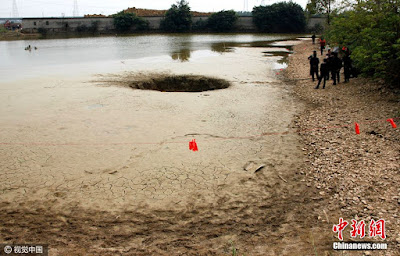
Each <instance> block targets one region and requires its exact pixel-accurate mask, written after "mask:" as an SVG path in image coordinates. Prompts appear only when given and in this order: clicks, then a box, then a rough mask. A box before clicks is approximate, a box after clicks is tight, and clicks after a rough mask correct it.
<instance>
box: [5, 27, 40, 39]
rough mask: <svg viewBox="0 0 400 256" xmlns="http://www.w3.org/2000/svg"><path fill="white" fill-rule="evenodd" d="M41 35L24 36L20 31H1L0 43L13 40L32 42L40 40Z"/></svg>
mask: <svg viewBox="0 0 400 256" xmlns="http://www.w3.org/2000/svg"><path fill="white" fill-rule="evenodd" d="M39 38H40V34H24V33H21V32H19V31H8V30H2V31H0V41H12V40H32V39H39Z"/></svg>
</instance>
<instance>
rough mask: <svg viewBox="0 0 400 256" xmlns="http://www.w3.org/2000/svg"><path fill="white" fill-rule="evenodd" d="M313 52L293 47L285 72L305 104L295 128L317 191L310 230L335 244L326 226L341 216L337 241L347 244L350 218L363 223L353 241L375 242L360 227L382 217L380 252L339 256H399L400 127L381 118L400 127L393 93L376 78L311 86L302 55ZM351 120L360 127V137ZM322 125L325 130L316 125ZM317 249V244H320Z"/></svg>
mask: <svg viewBox="0 0 400 256" xmlns="http://www.w3.org/2000/svg"><path fill="white" fill-rule="evenodd" d="M313 50H317V52H318V48H317V45H312V44H311V42H310V41H308V42H303V43H302V44H300V45H297V46H295V47H294V51H295V54H293V55H292V56H291V57H290V61H289V66H288V68H287V70H286V74H285V76H286V79H287V81H288V83H289V84H293V85H294V86H295V87H294V88H295V89H294V91H295V94H296V95H297V96H298V97H299V98H300V99H301V100H303V101H304V102H305V103H306V105H307V107H306V110H305V111H304V112H303V113H302V114H301V115H299V116H298V119H297V126H298V127H299V129H300V130H301V131H302V132H300V134H301V137H302V139H303V141H304V144H305V145H304V148H303V151H304V153H305V155H306V157H307V160H306V172H305V179H304V182H306V184H307V186H308V187H310V188H313V189H316V191H317V193H316V195H315V197H314V200H316V201H318V204H317V208H315V209H313V211H315V212H316V213H317V214H318V216H319V217H318V219H319V221H318V222H316V226H315V227H314V230H315V231H318V232H321V233H320V236H323V237H324V238H322V239H321V241H323V240H325V242H328V243H329V241H331V242H330V244H332V243H333V242H338V241H339V240H338V237H337V233H334V232H333V231H332V227H333V225H337V224H338V221H339V218H343V219H345V220H347V221H348V222H349V223H350V224H349V225H348V227H347V228H346V229H345V231H344V241H351V240H353V239H351V238H350V235H349V233H350V231H351V227H350V225H351V220H352V219H355V220H357V221H361V220H365V223H366V229H365V230H366V231H365V232H366V237H365V238H364V239H358V240H361V241H371V242H382V240H381V239H380V238H378V239H370V238H369V237H368V233H367V232H368V231H369V223H370V221H371V219H374V220H375V221H376V220H379V219H384V220H385V221H386V235H387V238H386V240H385V241H384V242H386V243H388V250H387V251H383V252H377V251H373V253H372V251H369V252H368V251H367V252H354V253H349V252H348V251H346V252H345V254H344V255H399V254H397V253H398V251H399V249H400V233H399V230H400V219H399V215H400V212H399V209H400V188H399V183H400V175H399V174H400V164H399V160H400V143H399V142H400V130H399V129H393V128H392V126H391V124H390V123H389V122H387V121H386V120H387V119H389V118H397V119H394V121H395V122H397V125H399V124H400V119H398V117H399V116H400V104H399V103H400V95H399V93H398V92H397V93H396V92H393V91H391V90H388V89H387V88H386V87H385V84H384V83H382V82H379V81H376V82H374V81H371V80H368V79H364V78H357V79H351V80H350V83H340V84H338V85H337V86H333V85H332V81H329V82H328V83H327V86H326V89H325V90H322V89H319V90H316V89H314V87H315V86H316V82H312V81H311V77H310V76H309V64H308V60H307V58H308V56H309V55H311V54H312V51H313ZM318 56H319V57H320V55H319V54H318ZM320 61H322V58H320ZM341 78H342V80H343V74H342V77H341ZM354 122H357V123H359V125H360V131H361V133H360V134H359V135H356V133H355V125H354ZM322 127H326V129H319V128H322ZM316 247H317V248H318V247H320V248H323V246H322V245H321V244H320V245H318V244H316ZM328 252H329V253H330V254H329V255H339V254H340V255H342V254H341V253H342V252H340V251H339V252H336V254H335V253H334V251H333V250H330V251H328ZM364 253H366V254H364Z"/></svg>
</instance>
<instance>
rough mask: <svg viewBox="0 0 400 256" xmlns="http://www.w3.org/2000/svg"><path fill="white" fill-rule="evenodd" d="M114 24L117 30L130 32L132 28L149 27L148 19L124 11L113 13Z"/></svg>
mask: <svg viewBox="0 0 400 256" xmlns="http://www.w3.org/2000/svg"><path fill="white" fill-rule="evenodd" d="M113 18H114V26H115V29H116V30H117V31H120V32H128V31H130V30H131V29H136V30H146V29H148V27H149V23H148V21H145V20H143V19H142V18H140V17H138V16H136V14H134V13H125V12H124V11H122V12H119V13H117V14H114V15H113Z"/></svg>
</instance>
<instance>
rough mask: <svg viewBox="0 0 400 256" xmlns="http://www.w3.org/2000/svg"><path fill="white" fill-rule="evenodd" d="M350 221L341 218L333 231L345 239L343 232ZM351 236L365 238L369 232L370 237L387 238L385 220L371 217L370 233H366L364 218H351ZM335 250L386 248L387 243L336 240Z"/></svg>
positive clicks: (339, 237) (341, 238) (340, 238)
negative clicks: (359, 219) (358, 219)
mask: <svg viewBox="0 0 400 256" xmlns="http://www.w3.org/2000/svg"><path fill="white" fill-rule="evenodd" d="M349 224H350V223H349V222H348V221H346V220H344V219H343V218H339V223H338V224H337V225H333V227H332V231H333V232H335V233H337V236H338V239H339V240H340V241H343V232H344V231H345V229H346V227H347V226H348V225H349ZM350 227H351V231H350V237H351V238H357V237H358V238H360V239H363V238H365V237H366V235H367V234H368V237H369V238H380V239H381V240H385V239H386V231H385V228H386V227H385V220H384V219H380V220H377V221H375V220H374V219H371V221H370V222H369V223H368V233H366V222H365V221H364V220H361V221H357V220H354V219H352V220H351V225H350ZM333 249H334V250H386V249H387V243H372V242H359V241H357V242H355V241H354V242H353V241H350V242H334V243H333Z"/></svg>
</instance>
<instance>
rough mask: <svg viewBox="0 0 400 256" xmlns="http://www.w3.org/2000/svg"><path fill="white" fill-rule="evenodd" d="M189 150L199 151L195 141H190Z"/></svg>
mask: <svg viewBox="0 0 400 256" xmlns="http://www.w3.org/2000/svg"><path fill="white" fill-rule="evenodd" d="M189 150H192V151H199V149H198V148H197V143H196V140H192V141H190V142H189Z"/></svg>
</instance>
